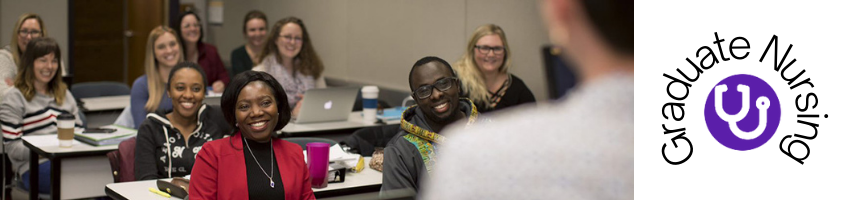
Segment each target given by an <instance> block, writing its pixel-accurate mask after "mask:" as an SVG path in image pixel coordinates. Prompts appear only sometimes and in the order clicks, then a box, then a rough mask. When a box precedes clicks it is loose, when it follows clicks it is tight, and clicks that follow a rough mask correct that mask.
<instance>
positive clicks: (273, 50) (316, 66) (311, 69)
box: [259, 17, 325, 79]
mask: <svg viewBox="0 0 850 200" xmlns="http://www.w3.org/2000/svg"><path fill="white" fill-rule="evenodd" d="M289 23H295V24H296V25H298V26H300V27H301V32H302V33H303V34H302V36H301V37H303V38H302V39H303V42H302V43H301V51H300V52H298V55H295V58H293V59H294V61H293V63H294V65H295V66H293V67H294V68H295V71H297V72H301V73H302V74H305V75H312V76H313V79H318V78H319V76H321V75H322V72H323V71H324V70H325V65H324V64H322V59H321V58H319V54H318V53H316V50H315V49H314V48H313V41H312V40H311V39H310V34H309V33H307V27H306V26H304V22H303V21H301V19H299V18H297V17H286V18H283V19H281V20H278V21H277V22H276V23H275V24H274V26H272V29H271V32H270V33H269V34H267V35H266V40H265V42H263V44H264V45H265V46H264V47H263V51H262V52H260V57H259V58H260V59H261V60H262V59H266V56H269V55H274V56H275V59H277V62H278V63H281V64H283V58H282V57H281V56H280V51H279V50H278V49H277V43H276V41H277V39H278V38H280V32H281V30H282V29H283V26H284V25H286V24H289Z"/></svg>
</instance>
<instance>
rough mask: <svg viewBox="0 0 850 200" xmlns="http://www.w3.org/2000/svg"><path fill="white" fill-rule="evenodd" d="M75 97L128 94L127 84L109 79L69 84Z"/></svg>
mask: <svg viewBox="0 0 850 200" xmlns="http://www.w3.org/2000/svg"><path fill="white" fill-rule="evenodd" d="M71 93H72V94H74V97H76V98H88V97H102V96H118V95H129V94H130V87H128V86H127V84H124V83H119V82H111V81H102V82H86V83H78V84H74V85H73V86H71Z"/></svg>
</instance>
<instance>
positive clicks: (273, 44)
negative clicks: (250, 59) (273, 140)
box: [253, 17, 327, 116]
mask: <svg viewBox="0 0 850 200" xmlns="http://www.w3.org/2000/svg"><path fill="white" fill-rule="evenodd" d="M264 44H265V47H263V51H262V53H260V58H261V59H263V60H262V61H261V63H260V64H259V65H257V66H256V67H254V69H253V70H254V71H262V72H267V73H269V74H271V75H272V76H273V77H274V78H275V79H277V81H278V82H280V85H282V86H283V89H284V90H286V96H287V98H289V99H288V100H289V107H290V108H292V115H293V116H298V112H299V111H300V110H301V99H302V98H303V97H304V92H306V91H307V90H309V89H313V88H325V87H327V84H326V83H325V77H323V76H322V71H323V70H324V69H325V66H324V65H323V64H322V60H321V59H319V54H317V53H316V51H315V50H314V49H313V44H312V41H311V40H310V34H308V33H307V27H306V26H304V22H303V21H301V19H298V18H297V17H287V18H283V19H281V20H280V21H277V23H275V24H274V26H272V29H271V33H269V35H268V37H267V38H266V41H265V43H264Z"/></svg>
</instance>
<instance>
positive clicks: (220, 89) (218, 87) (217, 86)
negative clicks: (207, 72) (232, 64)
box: [212, 81, 224, 93]
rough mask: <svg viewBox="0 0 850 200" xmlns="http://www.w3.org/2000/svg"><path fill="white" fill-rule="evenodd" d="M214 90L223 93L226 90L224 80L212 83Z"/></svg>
mask: <svg viewBox="0 0 850 200" xmlns="http://www.w3.org/2000/svg"><path fill="white" fill-rule="evenodd" d="M212 88H213V92H215V93H223V92H224V82H221V81H215V82H213V84H212Z"/></svg>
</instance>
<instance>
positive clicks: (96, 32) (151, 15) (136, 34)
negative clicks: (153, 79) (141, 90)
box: [68, 0, 168, 86]
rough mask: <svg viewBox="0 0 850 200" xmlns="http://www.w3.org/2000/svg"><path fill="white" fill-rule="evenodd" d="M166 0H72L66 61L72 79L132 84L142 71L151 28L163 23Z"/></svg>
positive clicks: (75, 80) (80, 81)
mask: <svg viewBox="0 0 850 200" xmlns="http://www.w3.org/2000/svg"><path fill="white" fill-rule="evenodd" d="M166 1H168V0H71V1H69V7H70V8H71V10H70V12H69V15H70V16H69V25H70V28H69V34H70V38H71V40H70V42H69V44H70V45H71V48H69V49H71V50H70V51H71V52H70V54H69V56H72V57H70V58H69V59H68V60H69V62H71V67H73V68H74V69H73V71H74V82H75V83H82V82H92V81H115V82H121V83H126V84H127V86H132V84H133V81H134V80H135V79H136V78H138V77H139V76H141V75H142V74H144V71H145V70H144V59H145V45H146V44H147V36H148V33H150V31H151V30H152V29H153V28H154V27H156V26H159V25H162V24H164V23H165V22H166V21H165V20H164V19H165V11H164V10H165V2H166Z"/></svg>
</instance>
